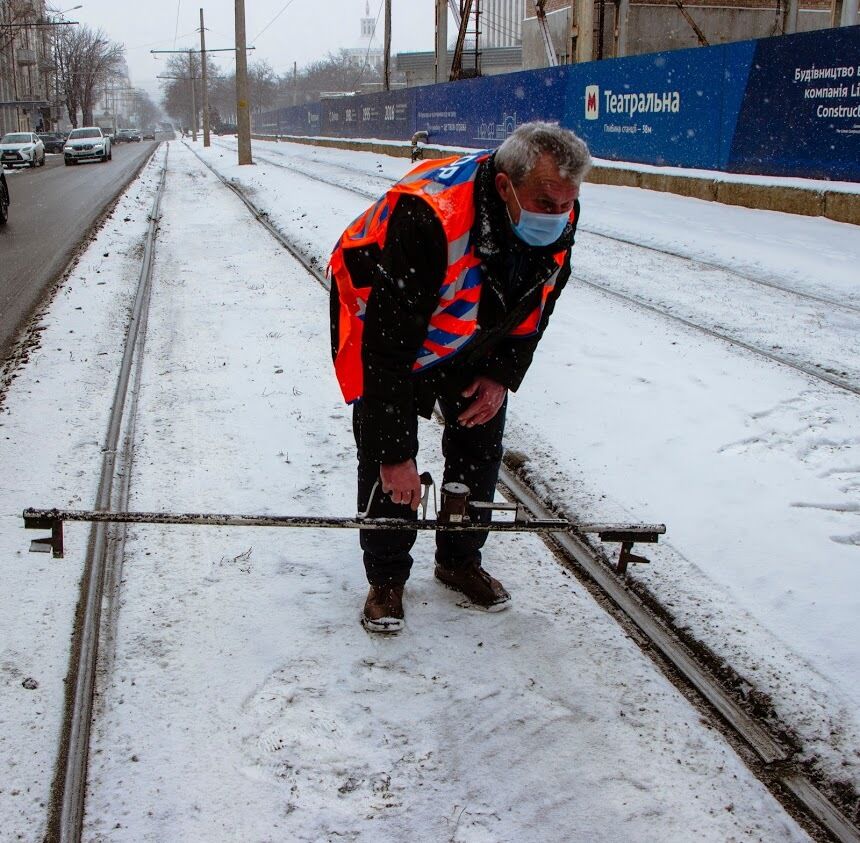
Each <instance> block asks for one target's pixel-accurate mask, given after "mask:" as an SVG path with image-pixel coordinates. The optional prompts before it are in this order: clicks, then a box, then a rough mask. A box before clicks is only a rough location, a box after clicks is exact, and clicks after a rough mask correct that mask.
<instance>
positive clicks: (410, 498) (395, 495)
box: [379, 460, 421, 512]
mask: <svg viewBox="0 0 860 843" xmlns="http://www.w3.org/2000/svg"><path fill="white" fill-rule="evenodd" d="M379 479H380V480H381V481H382V491H383V492H385V494H386V495H388V496H389V497H390V498H391V501H392V503H402V504H408V505H409V506H411V507H412V509H413V511H415V512H417V511H418V504H419V503H421V480H420V479H419V477H418V469H417V468H416V467H415V460H406V461H405V462H398V463H390V464H388V465H381V466H379Z"/></svg>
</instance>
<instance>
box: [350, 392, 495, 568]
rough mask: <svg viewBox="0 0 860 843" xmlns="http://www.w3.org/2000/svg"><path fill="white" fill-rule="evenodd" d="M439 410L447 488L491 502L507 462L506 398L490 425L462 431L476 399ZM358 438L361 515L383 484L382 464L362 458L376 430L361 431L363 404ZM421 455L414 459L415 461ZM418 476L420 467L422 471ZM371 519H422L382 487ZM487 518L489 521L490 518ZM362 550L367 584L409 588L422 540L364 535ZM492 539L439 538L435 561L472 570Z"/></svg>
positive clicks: (357, 413) (444, 402) (356, 423)
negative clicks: (458, 487)
mask: <svg viewBox="0 0 860 843" xmlns="http://www.w3.org/2000/svg"><path fill="white" fill-rule="evenodd" d="M438 400H439V406H440V408H441V410H442V415H443V417H444V419H445V430H444V433H443V434H442V454H443V455H444V457H445V474H444V476H443V478H442V483H443V484H444V483H448V482H457V483H465V484H466V485H467V486H468V487H469V489H470V499H471V500H480V501H490V500H492V499H493V495H494V493H495V489H496V481H497V480H498V477H499V466H500V465H501V462H502V436H503V434H504V431H505V411H506V410H507V399H506V400H505V403H504V404H502V406H501V409H500V410H499V412H498V413H496V415H495V417H494V418H492V419H490V421H488V422H487V423H486V424H482V425H477V426H475V427H462V426H461V425H460V424H459V423H458V422H457V416H458V415H459V414H460V413H461V412H463V410H464V409H465V408H466V407H467V406H468V405H469V404H471V403H472V401H473V400H474V398H462V397H461V396H459V395H454V396H446V397H445V398H442V397H440V398H439V399H438ZM352 425H353V433H354V434H355V443H356V446H357V447H358V511H359V512H364V511H365V510H366V509H367V505H368V500H369V498H370V493H371V490H372V489H373V485H374V483H375V482H376V481H377V480H378V479H379V463H378V462H373V461H369V460H366V459H363V458H362V447H361V441H362V436H363V435H368V436H373V435H374V431H372V430H369V431H365V430H363V428H362V410H361V403H360V402H359V403H358V404H356V405H355V406H354V409H353V416H352ZM415 456H417V455H414V454H413V457H415ZM418 469H419V471H420V470H421V467H420V466H419V467H418ZM369 517H372V518H409V519H415V518H417V513H415V512H413V511H412V509H411V507H410V506H409V505H408V504H395V503H392V501H391V498H390V497H388V495H386V494H384V493H383V492H382V484H381V483H380V485H379V486H378V487H377V490H376V492H375V493H374V495H373V500H372V502H371V504H370V512H369ZM484 517H485V519H488V518H489V517H490V514H489V513H486V514H485V516H484ZM359 535H360V542H361V549H362V550H363V551H364V568H365V571H366V572H367V580H368V582H370V583H371V584H373V585H380V584H382V583H386V582H395V583H404V582H406V580H407V579H408V578H409V571H410V570H411V568H412V556H411V554H410V552H409V551H410V550H412V545H413V544H415V538H416V536H417V535H418V534H417V531H416V530H360V531H359ZM486 540H487V532H486V531H474V532H471V531H470V532H450V533H449V532H444V531H438V532H437V533H436V561H437V562H438V563H439V564H440V565H444V566H445V567H446V568H456V567H461V566H466V565H471V564H474V563H476V562H478V563H480V561H481V548H482V547H483V546H484V542H486Z"/></svg>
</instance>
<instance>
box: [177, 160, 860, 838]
mask: <svg viewBox="0 0 860 843" xmlns="http://www.w3.org/2000/svg"><path fill="white" fill-rule="evenodd" d="M188 148H189V149H191V151H192V152H193V153H194V155H195V156H196V157H197V158H198V159H199V160H200V161H201V162H202V163H203V164H204V165H205V166H206V167H207V169H208V170H209V171H210V172H212V173H213V174H214V175H215V176H216V178H217V179H218V180H219V181H220V182H221V183H222V184H223V185H224V186H225V187H227V188H229V189H230V190H231V191H232V192H233V193H235V194H236V195H237V196H238V197H239V198H240V199H241V201H242V202H243V203H244V204H245V206H246V207H247V208H248V210H249V211H250V212H251V213H252V214H253V216H254V217H255V218H256V219H257V220H258V221H259V222H260V223H261V224H262V225H263V226H264V227H265V228H266V230H267V231H268V232H269V233H270V234H271V235H272V237H273V238H274V239H275V240H276V241H277V242H278V243H279V244H280V245H281V246H283V248H284V249H286V250H287V251H288V252H289V253H290V254H292V255H293V256H295V257H296V258H297V259H298V260H299V261H300V262H301V263H302V265H303V266H305V268H306V269H307V270H308V272H309V273H310V274H311V275H312V276H313V277H314V279H315V280H316V281H317V283H319V284H320V285H321V286H322V287H324V288H325V289H328V288H329V283H328V280H327V279H326V277H325V275H324V273H323V272H322V270H321V267H320V263H319V260H318V259H317V258H315V257H314V256H313V255H309V254H308V253H307V252H305V251H304V250H303V249H302V248H301V247H300V246H298V245H297V244H296V243H294V242H293V241H292V240H290V238H289V237H287V236H286V235H285V234H284V232H282V231H281V230H280V229H278V227H277V226H276V225H274V223H273V222H272V221H271V219H269V216H268V214H267V213H266V212H265V211H264V210H263V209H261V208H260V207H259V206H257V205H256V203H254V202H253V201H252V200H251V199H250V198H249V197H248V196H247V194H246V193H245V192H244V191H243V190H242V188H241V186H239V185H238V184H236V183H235V182H233V181H230V180H228V179H226V178H225V177H224V176H223V175H221V174H220V173H219V172H218V171H217V170H216V169H215V168H214V167H213V166H212V165H210V164H209V163H208V162H207V161H206V160H205V159H204V158H203V157H202V156H201V155H200V154H199V153H198V152H197V151H196V150H194V149H192V148H191V147H188ZM340 186H341V187H342V185H340ZM344 189H347V188H344ZM353 192H356V191H353ZM374 198H376V197H374ZM780 362H783V361H780ZM787 365H791V364H787ZM806 374H808V373H806ZM499 485H500V488H501V490H502V492H503V494H505V495H506V496H507V497H508V498H509V499H510V500H511V501H512V502H514V503H517V504H519V505H522V506H524V507H526V508H527V509H528V510H529V511H530V512H531V513H532V514H533V515H534V516H535V517H536V518H541V519H548V518H553V517H557V513H555V512H554V511H553V510H552V509H551V508H550V507H548V506H547V505H546V504H545V503H544V502H543V500H542V499H541V496H540V495H539V494H538V493H536V492H535V491H534V490H533V489H532V488H531V486H530V485H529V484H528V482H527V481H526V480H525V479H524V478H523V477H521V476H520V475H519V474H518V473H517V471H516V470H515V469H514V468H513V467H511V466H503V468H502V473H501V476H500V484H499ZM544 540H545V541H546V542H547V543H548V544H549V545H550V546H551V547H553V548H554V550H555V551H556V553H557V555H559V556H560V558H561V562H562V564H563V565H564V566H565V567H566V568H568V569H569V570H570V571H571V572H572V573H573V574H574V575H576V576H577V577H578V579H579V580H580V581H581V582H583V583H584V584H586V585H587V586H588V587H591V588H592V590H593V589H594V587H595V586H596V588H597V589H598V591H599V592H600V594H601V595H602V596H603V597H604V598H605V600H606V601H608V602H609V603H610V604H611V605H612V606H613V607H615V609H616V610H617V615H616V617H619V618H622V619H623V620H624V621H625V622H627V623H629V624H631V625H632V626H633V627H635V628H636V630H638V632H639V635H640V636H642V637H643V638H644V646H643V650H644V651H645V652H646V653H648V655H649V656H650V657H651V658H652V660H653V661H654V662H655V664H657V665H658V666H659V667H660V669H661V670H663V671H664V673H667V675H668V677H669V679H670V680H671V681H673V682H675V684H679V679H680V684H681V685H683V686H684V687H685V688H686V689H687V690H691V691H692V692H693V693H694V694H695V697H696V699H697V700H698V701H699V703H700V705H701V706H702V707H703V709H704V710H706V711H707V712H708V713H709V714H710V715H711V717H712V719H714V721H715V722H716V723H718V724H720V725H721V727H722V731H723V733H724V734H726V735H727V737H728V738H729V739H730V740H731V741H732V742H734V743H736V744H740V745H741V746H743V747H745V748H746V749H747V750H748V751H749V752H750V753H752V756H753V758H754V759H755V764H753V765H751V769H753V772H754V773H755V774H756V775H757V776H758V777H759V778H760V780H761V781H763V782H764V783H765V784H766V785H767V786H768V787H769V788H770V789H771V791H772V792H773V793H774V795H775V796H776V797H777V798H778V799H780V801H781V802H782V803H783V805H785V806H786V808H787V809H788V810H789V811H790V812H791V813H793V814H794V815H795V816H796V817H797V818H798V819H800V820H801V821H802V822H803V823H804V825H805V826H806V828H807V830H808V831H812V833H813V834H814V836H815V837H816V838H817V839H821V840H826V839H829V840H838V841H840V843H860V829H858V827H857V826H856V825H855V824H854V823H852V821H851V820H850V819H849V818H848V817H846V816H845V815H844V814H843V813H842V811H841V810H840V808H839V807H838V806H837V805H836V804H835V803H834V802H833V801H832V800H831V799H830V798H829V797H828V796H827V795H826V794H825V793H824V792H823V790H822V789H821V788H819V786H818V785H817V784H816V782H815V781H813V778H812V777H811V776H810V775H809V774H807V772H806V771H805V770H804V769H803V768H802V765H801V764H800V763H799V762H798V761H797V760H796V759H795V758H794V754H793V752H792V750H791V749H790V748H788V747H786V746H785V745H784V744H783V743H782V742H781V741H780V740H778V739H777V738H775V737H774V735H773V733H772V731H771V729H770V728H769V727H768V726H767V725H765V724H764V723H762V722H760V721H759V720H757V719H756V718H755V717H754V716H752V715H751V714H749V713H748V712H747V711H746V710H745V708H744V705H743V702H742V701H740V700H738V699H737V698H736V697H735V696H734V694H733V693H732V691H731V690H730V689H728V688H726V687H724V685H723V684H722V683H721V682H720V680H719V679H718V678H717V677H716V676H715V675H714V674H713V673H712V671H711V670H710V669H709V668H708V666H707V665H706V664H704V662H703V661H702V660H700V659H699V657H698V656H697V655H696V654H695V653H694V652H693V651H692V650H691V649H690V648H689V647H688V646H687V645H686V644H685V643H684V641H683V639H682V636H681V635H680V634H679V633H678V632H677V631H676V630H674V629H672V627H671V626H670V625H669V624H668V623H666V622H665V620H664V619H663V618H661V617H660V616H658V614H657V612H656V611H654V610H653V609H651V608H650V607H649V606H647V605H646V604H645V602H644V601H642V600H641V599H640V598H639V597H638V595H637V594H636V593H635V591H634V590H633V589H632V588H631V587H630V586H629V585H628V584H627V582H626V580H625V577H624V575H623V574H619V573H618V572H617V571H613V570H612V567H611V566H610V565H608V564H607V561H606V559H605V558H604V555H603V554H602V553H600V552H598V551H596V550H595V549H594V548H593V547H591V545H590V544H588V543H587V542H586V541H585V540H584V538H583V537H582V536H577V535H575V534H571V533H570V532H559V533H552V534H550V535H549V536H547V537H546V538H545V539H544ZM655 652H656V653H657V654H659V657H655V655H654V653H655ZM664 660H665V661H664ZM666 663H668V664H669V665H670V666H671V669H670V670H668V671H667V670H666Z"/></svg>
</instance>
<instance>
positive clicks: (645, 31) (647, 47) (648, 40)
mask: <svg viewBox="0 0 860 843" xmlns="http://www.w3.org/2000/svg"><path fill="white" fill-rule="evenodd" d="M685 8H686V9H687V11H688V12H689V14H690V16H691V17H692V18H693V20H694V21H695V22H696V25H697V26H698V27H699V28H700V29H701V30H702V31H703V32H704V34H705V37H706V38H707V39H708V41H709V42H710V43H711V44H713V45H715V44H728V43H731V42H733V41H746V40H749V39H752V38H767V37H769V36H771V35H778V34H782V33H781V32H778V31H775V29H774V27H775V25H780V26H781V21H779V22H778V21H777V19H776V13H775V9H774V8H773V7H770V8H755V9H754V8H747V9H739V8H730V7H725V6H693V5H686V6H685ZM604 14H605V19H604V29H603V57H604V58H613V57H614V55H615V4H614V3H613V2H611V0H607V2H606V6H605V12H604ZM597 21H598V14H597V7H596V6H595V13H594V25H595V29H596V27H597ZM547 25H548V27H549V30H550V35H551V37H552V40H553V44H554V45H555V49H556V53H557V54H558V58H559V62H560V63H561V64H566V63H568V56H567V52H568V49H569V43H568V38H569V34H570V8H569V7H567V8H563V9H559V10H557V11H554V12H551V13H549V14H548V15H547ZM829 26H830V12H829V11H825V10H823V9H801V10H800V12H799V14H798V20H797V31H798V32H812V31H813V30H816V29H826V28H828V27H829ZM597 42H598V38H597V32H596V31H595V35H594V57H595V59H596V58H597ZM627 45H628V48H627V55H630V56H635V55H641V54H643V53H658V52H660V51H662V50H677V49H682V48H685V47H698V46H699V40H698V38H697V37H696V33H695V32H694V31H693V30H692V28H691V27H690V25H689V24H688V23H687V21H686V20H685V19H684V17H683V15H682V14H681V13H680V11H679V10H678V9H677V8H676V7H675V6H674V5H659V4H655V3H647V4H644V3H643V4H638V3H631V4H630V17H629V20H628V32H627ZM547 65H548V62H547V58H546V50H545V49H544V44H543V38H542V36H541V33H540V29H539V27H538V23H537V19H536V18H527V19H526V20H525V21H524V22H523V70H532V69H534V68H538V67H547Z"/></svg>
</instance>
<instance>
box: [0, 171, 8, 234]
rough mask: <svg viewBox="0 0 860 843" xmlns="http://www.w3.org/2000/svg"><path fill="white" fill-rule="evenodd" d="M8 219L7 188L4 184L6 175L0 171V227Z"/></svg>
mask: <svg viewBox="0 0 860 843" xmlns="http://www.w3.org/2000/svg"><path fill="white" fill-rule="evenodd" d="M8 219H9V187H8V185H7V184H6V174H5V173H4V172H3V170H2V169H0V225H6V220H8Z"/></svg>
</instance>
